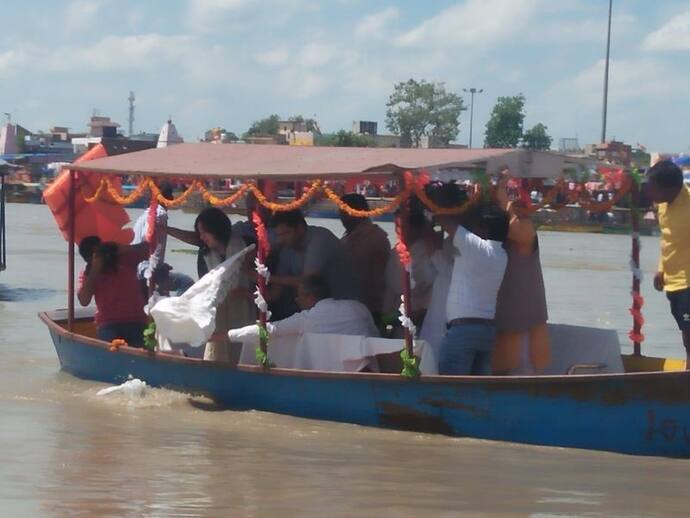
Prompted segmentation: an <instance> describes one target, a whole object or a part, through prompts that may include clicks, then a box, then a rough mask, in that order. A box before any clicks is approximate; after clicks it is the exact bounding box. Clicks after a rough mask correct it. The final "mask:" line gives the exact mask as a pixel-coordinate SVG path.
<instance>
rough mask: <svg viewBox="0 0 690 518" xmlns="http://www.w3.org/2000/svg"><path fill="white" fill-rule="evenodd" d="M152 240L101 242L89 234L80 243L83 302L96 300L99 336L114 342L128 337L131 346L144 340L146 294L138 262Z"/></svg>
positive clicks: (81, 298) (85, 303)
mask: <svg viewBox="0 0 690 518" xmlns="http://www.w3.org/2000/svg"><path fill="white" fill-rule="evenodd" d="M148 246H149V245H148V243H147V242H143V243H140V244H138V245H119V244H117V243H101V240H100V239H99V238H98V237H97V236H89V237H85V238H84V239H82V241H81V243H79V255H81V256H82V258H83V259H84V261H86V268H84V270H83V271H82V272H81V274H80V275H79V291H78V294H77V295H78V298H79V303H80V304H81V305H82V306H88V305H89V303H90V302H91V299H92V298H95V299H96V317H95V320H96V335H97V337H98V338H99V339H100V340H104V341H106V342H110V341H112V340H114V339H115V338H122V339H124V340H125V341H126V342H127V343H128V344H129V345H130V346H133V347H140V346H142V345H143V343H144V336H143V333H144V327H145V325H146V314H145V313H144V296H143V294H142V292H141V288H140V284H139V280H138V279H137V265H138V264H139V263H140V262H141V261H144V260H146V259H147V258H148V255H149V251H148Z"/></svg>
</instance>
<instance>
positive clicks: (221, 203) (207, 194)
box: [197, 182, 250, 207]
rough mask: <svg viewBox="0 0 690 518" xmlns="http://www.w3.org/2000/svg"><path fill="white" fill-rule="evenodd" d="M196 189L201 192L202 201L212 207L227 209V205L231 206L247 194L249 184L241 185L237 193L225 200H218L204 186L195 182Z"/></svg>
mask: <svg viewBox="0 0 690 518" xmlns="http://www.w3.org/2000/svg"><path fill="white" fill-rule="evenodd" d="M197 188H198V189H199V191H201V194H202V196H203V198H204V201H206V202H208V203H210V204H211V205H213V206H214V207H227V206H228V205H232V204H233V203H236V202H237V201H238V200H240V199H241V198H243V197H244V196H245V194H247V191H248V190H249V189H250V184H247V183H246V184H244V185H242V186H241V187H240V188H239V189H238V190H237V192H234V193H233V194H231V195H230V196H228V197H227V198H219V197H217V196H215V195H214V194H213V193H212V192H211V191H209V190H208V189H207V188H206V186H205V185H204V184H203V183H202V182H197Z"/></svg>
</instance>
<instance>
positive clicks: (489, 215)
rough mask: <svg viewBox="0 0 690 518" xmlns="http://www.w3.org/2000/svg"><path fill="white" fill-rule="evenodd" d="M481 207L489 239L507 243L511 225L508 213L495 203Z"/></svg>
mask: <svg viewBox="0 0 690 518" xmlns="http://www.w3.org/2000/svg"><path fill="white" fill-rule="evenodd" d="M479 207H480V208H479V213H480V215H481V216H480V217H481V218H482V223H483V225H484V227H485V228H486V233H487V236H486V237H487V239H490V240H492V241H500V242H501V243H505V241H506V239H508V227H509V225H510V219H509V217H508V214H506V212H504V211H503V210H501V209H500V208H498V207H497V206H496V205H494V204H493V203H490V204H485V205H480V206H479Z"/></svg>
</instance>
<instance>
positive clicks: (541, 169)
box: [70, 143, 570, 180]
mask: <svg viewBox="0 0 690 518" xmlns="http://www.w3.org/2000/svg"><path fill="white" fill-rule="evenodd" d="M569 162H570V159H569V158H568V157H565V156H562V155H557V154H555V153H549V152H538V151H529V150H525V149H400V148H348V147H312V146H285V145H257V144H207V143H190V144H178V145H176V146H169V147H165V148H160V149H150V150H145V151H137V152H133V153H127V154H124V155H119V156H112V157H106V158H101V159H97V160H92V161H89V162H87V163H81V164H73V165H72V166H70V168H71V169H72V170H74V171H93V172H99V173H107V174H118V175H119V174H127V175H142V176H174V177H184V176H187V177H199V178H211V177H217V178H238V179H242V178H266V179H272V180H303V179H310V178H333V177H345V176H357V175H367V176H379V175H390V174H391V173H395V172H397V171H401V170H411V171H419V170H422V169H423V170H428V171H430V172H435V171H436V172H438V171H441V172H443V171H452V170H469V169H475V168H482V169H486V170H487V171H488V172H489V173H494V172H497V171H498V170H499V169H500V168H501V167H502V166H504V165H508V166H509V167H510V168H511V170H512V172H513V174H514V175H517V176H523V177H538V178H552V177H557V176H560V175H561V174H562V172H563V169H564V168H565V167H566V166H567V164H568V163H569Z"/></svg>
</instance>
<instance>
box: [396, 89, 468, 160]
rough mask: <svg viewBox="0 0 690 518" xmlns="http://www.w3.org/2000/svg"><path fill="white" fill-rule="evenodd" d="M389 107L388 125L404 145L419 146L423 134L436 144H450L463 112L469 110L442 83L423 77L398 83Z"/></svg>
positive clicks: (459, 98) (454, 136)
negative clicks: (430, 81)
mask: <svg viewBox="0 0 690 518" xmlns="http://www.w3.org/2000/svg"><path fill="white" fill-rule="evenodd" d="M386 106H387V107H388V110H386V127H387V128H388V129H389V130H390V131H392V132H393V133H394V134H396V135H400V136H401V145H402V146H403V147H419V144H420V142H421V139H422V137H423V136H428V137H429V141H430V143H431V145H434V146H438V145H444V144H448V143H450V142H451V141H453V140H455V138H456V137H457V136H458V133H459V132H460V113H461V112H462V111H463V110H466V109H467V108H465V106H464V104H463V101H462V98H461V97H460V96H458V95H457V94H454V93H451V92H447V91H446V88H445V85H444V84H443V83H428V82H426V81H425V80H423V79H422V80H421V81H415V80H414V79H409V80H408V81H406V82H403V83H398V84H396V85H395V89H394V90H393V93H392V94H391V95H390V97H389V98H388V102H387V103H386Z"/></svg>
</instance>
